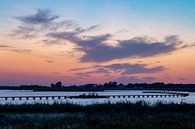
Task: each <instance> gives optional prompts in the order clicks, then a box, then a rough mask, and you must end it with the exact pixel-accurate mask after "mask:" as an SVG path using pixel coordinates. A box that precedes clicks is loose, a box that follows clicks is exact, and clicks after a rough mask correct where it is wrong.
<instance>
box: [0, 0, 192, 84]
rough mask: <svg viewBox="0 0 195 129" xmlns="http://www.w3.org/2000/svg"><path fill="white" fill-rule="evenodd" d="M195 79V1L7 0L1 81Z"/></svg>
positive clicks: (1, 9)
mask: <svg viewBox="0 0 195 129" xmlns="http://www.w3.org/2000/svg"><path fill="white" fill-rule="evenodd" d="M56 81H62V82H63V84H65V85H72V84H86V83H104V82H107V81H118V82H122V83H129V82H131V83H138V82H147V83H152V82H165V83H195V0H18V1H16V0H0V85H20V84H42V85H49V84H50V83H52V82H56Z"/></svg>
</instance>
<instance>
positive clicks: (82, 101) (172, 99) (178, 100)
mask: <svg viewBox="0 0 195 129" xmlns="http://www.w3.org/2000/svg"><path fill="white" fill-rule="evenodd" d="M83 93H85V94H88V93H89V92H33V91H17V90H16V91H11V90H0V96H60V95H62V96H66V95H67V96H74V95H80V94H83ZM97 93H98V95H141V94H153V95H155V94H157V93H142V91H138V90H132V91H127V90H126V91H119V90H117V91H111V90H110V91H104V92H97ZM142 100H143V101H146V102H148V103H150V104H154V103H155V102H158V101H162V102H165V103H171V102H174V103H181V102H186V103H195V93H194V92H191V93H190V95H189V96H187V97H178V98H177V97H170V98H169V97H166V98H165V97H161V98H160V97H158V98H156V97H154V98H142V97H141V98H127V97H126V98H104V99H102V98H98V99H61V100H57V98H55V100H52V99H51V98H49V99H48V100H46V98H42V100H39V98H36V100H33V98H29V100H26V99H22V100H19V99H18V98H17V99H15V100H12V99H11V98H9V99H8V100H7V101H5V100H4V99H0V103H1V104H5V103H14V104H21V103H53V102H69V103H75V104H84V105H86V104H96V103H108V102H111V103H116V102H126V101H130V102H133V103H134V102H137V101H142Z"/></svg>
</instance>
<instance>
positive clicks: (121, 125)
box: [0, 102, 195, 129]
mask: <svg viewBox="0 0 195 129" xmlns="http://www.w3.org/2000/svg"><path fill="white" fill-rule="evenodd" d="M0 128H1V129H195V105H193V104H184V103H181V104H163V103H157V104H155V105H152V106H151V105H148V104H147V103H145V102H137V103H135V104H132V103H129V102H125V103H117V104H110V103H107V104H97V105H96V104H95V105H86V106H83V105H74V104H70V103H64V104H63V103H61V104H59V103H54V104H52V105H49V104H22V105H9V104H7V105H0Z"/></svg>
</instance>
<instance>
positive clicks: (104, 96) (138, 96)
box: [0, 94, 189, 100]
mask: <svg viewBox="0 0 195 129" xmlns="http://www.w3.org/2000/svg"><path fill="white" fill-rule="evenodd" d="M188 95H189V94H188ZM188 95H187V94H164V95H160V94H159V95H100V96H92V97H87V96H0V99H1V100H2V99H3V100H42V99H44V100H63V99H98V98H162V97H164V98H166V97H167V98H170V97H186V96H188Z"/></svg>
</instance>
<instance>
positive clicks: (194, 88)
mask: <svg viewBox="0 0 195 129" xmlns="http://www.w3.org/2000/svg"><path fill="white" fill-rule="evenodd" d="M0 90H33V91H89V92H91V91H104V90H174V91H189V92H195V84H173V83H167V84H166V83H163V82H156V83H151V84H148V83H129V84H122V83H117V82H115V81H111V82H106V83H104V84H85V85H68V86H66V85H63V84H62V82H60V81H58V82H56V83H51V85H50V86H43V85H20V86H0Z"/></svg>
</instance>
